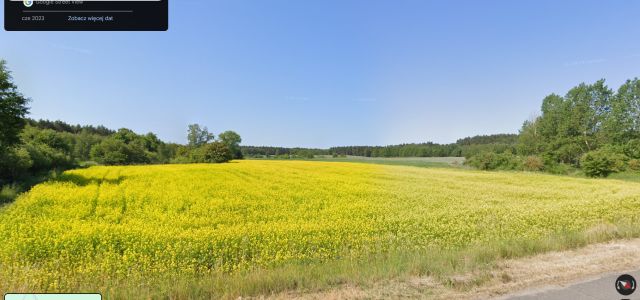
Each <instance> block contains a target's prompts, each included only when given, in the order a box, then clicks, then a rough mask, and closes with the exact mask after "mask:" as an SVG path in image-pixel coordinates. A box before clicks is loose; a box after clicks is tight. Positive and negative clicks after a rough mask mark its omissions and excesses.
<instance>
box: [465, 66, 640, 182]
mask: <svg viewBox="0 0 640 300" xmlns="http://www.w3.org/2000/svg"><path fill="white" fill-rule="evenodd" d="M467 162H468V164H470V165H472V166H475V167H478V168H480V169H530V170H543V171H549V172H553V173H567V172H569V171H570V170H572V169H580V170H582V171H583V172H584V173H585V174H586V175H588V176H593V177H596V176H600V177H605V176H608V175H609V174H611V173H614V172H621V171H625V170H640V80H638V79H637V78H636V79H633V80H627V81H626V82H625V83H624V84H623V85H622V86H620V87H619V88H618V90H617V91H613V90H612V89H610V88H609V87H607V85H605V82H604V80H599V81H597V82H595V83H593V84H585V83H582V84H580V85H578V86H576V87H574V88H572V89H571V90H569V92H567V93H566V94H565V95H564V96H559V95H556V94H551V95H549V96H547V97H545V98H544V99H543V101H542V106H541V115H540V116H538V117H536V118H533V119H532V120H528V121H526V122H524V124H523V126H522V129H521V130H520V134H519V136H518V142H517V146H516V149H515V151H512V152H503V153H497V152H483V153H481V154H478V155H475V156H473V157H472V158H471V159H469V160H468V161H467Z"/></svg>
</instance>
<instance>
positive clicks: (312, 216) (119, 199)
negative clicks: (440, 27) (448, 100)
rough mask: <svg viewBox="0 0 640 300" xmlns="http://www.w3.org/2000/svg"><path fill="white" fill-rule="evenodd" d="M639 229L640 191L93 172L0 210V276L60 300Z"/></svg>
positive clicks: (564, 183) (506, 177) (38, 189)
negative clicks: (109, 283) (152, 281)
mask: <svg viewBox="0 0 640 300" xmlns="http://www.w3.org/2000/svg"><path fill="white" fill-rule="evenodd" d="M638 216H640V185H639V184H636V183H630V182H622V181H615V180H589V179H576V178H568V177H559V176H551V175H543V174H533V173H530V174H528V173H488V172H475V171H467V170H458V169H426V168H415V167H401V166H385V165H372V164H355V163H335V162H303V161H234V162H232V163H227V164H213V165H208V164H200V165H157V166H132V167H92V168H89V169H83V170H73V171H68V172H66V173H65V174H64V175H63V176H61V178H59V179H57V180H54V181H50V182H47V183H44V184H40V185H37V186H35V187H34V188H33V189H32V190H31V191H30V192H28V193H27V194H25V195H23V196H21V197H20V198H19V199H18V200H17V201H16V202H15V203H12V204H10V205H8V206H6V207H4V208H3V209H2V210H0V245H2V247H0V268H1V270H0V272H6V273H7V274H11V275H10V276H9V275H7V277H12V278H13V279H14V280H16V281H20V282H25V286H38V287H40V288H42V289H43V290H58V289H64V288H65V286H70V285H72V283H68V282H65V280H64V277H63V276H62V275H61V274H75V275H78V274H80V275H82V274H87V275H89V274H96V273H100V274H106V275H105V276H107V277H109V278H116V279H117V278H120V279H123V280H124V279H125V278H128V277H129V276H133V274H139V275H140V276H142V277H145V276H154V275H162V274H195V275H198V274H207V273H209V272H218V271H224V272H233V271H237V270H244V269H248V268H252V267H265V268H269V267H274V266H278V265H280V264H284V263H289V262H307V261H325V260H331V259H337V258H341V257H345V256H364V255H367V254H371V253H380V252H384V251H389V250H392V249H409V250H410V249H424V248H425V247H430V246H436V247H444V248H460V247H464V246H467V245H470V244H473V243H482V242H483V241H492V240H506V239H512V238H527V237H531V238H539V237H543V236H545V235H548V234H550V233H555V232H559V231H563V230H583V229H586V228H589V227H591V226H594V225H596V224H599V223H608V222H614V221H619V220H621V219H624V220H633V221H635V220H636V219H637V217H638Z"/></svg>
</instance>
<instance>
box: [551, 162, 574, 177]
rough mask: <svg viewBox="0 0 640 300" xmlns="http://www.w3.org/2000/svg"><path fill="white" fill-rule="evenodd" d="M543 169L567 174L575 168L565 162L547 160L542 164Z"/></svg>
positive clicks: (557, 173)
mask: <svg viewBox="0 0 640 300" xmlns="http://www.w3.org/2000/svg"><path fill="white" fill-rule="evenodd" d="M544 170H545V171H546V172H549V173H551V174H556V175H567V174H569V173H570V172H571V171H573V170H575V168H574V167H572V166H571V165H568V164H565V163H556V162H547V163H545V164H544Z"/></svg>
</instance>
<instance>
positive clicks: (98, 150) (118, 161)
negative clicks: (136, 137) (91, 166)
mask: <svg viewBox="0 0 640 300" xmlns="http://www.w3.org/2000/svg"><path fill="white" fill-rule="evenodd" d="M91 158H92V159H93V160H95V161H97V162H99V163H102V164H105V165H129V164H146V163H149V162H150V159H149V157H148V156H147V155H146V152H145V151H144V149H142V147H140V146H139V145H137V144H130V145H127V144H126V143H125V142H123V141H121V140H119V139H115V138H108V139H105V140H103V141H102V142H101V143H100V144H98V145H96V146H94V147H93V148H92V149H91Z"/></svg>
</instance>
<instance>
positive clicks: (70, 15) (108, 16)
mask: <svg viewBox="0 0 640 300" xmlns="http://www.w3.org/2000/svg"><path fill="white" fill-rule="evenodd" d="M4 22H5V23H4V28H5V30H7V31H52V30H55V31H105V30H107V31H110V30H113V31H124V30H132V31H165V30H167V29H168V28H169V2H168V0H143V1H128V0H115V1H91V0H90V1H32V0H19V1H18V0H4Z"/></svg>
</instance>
